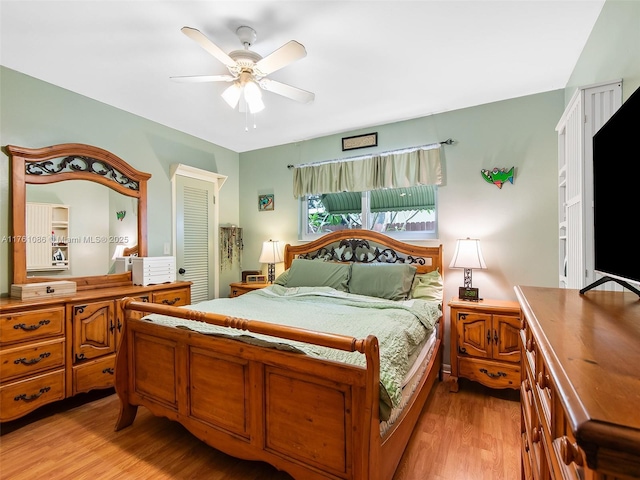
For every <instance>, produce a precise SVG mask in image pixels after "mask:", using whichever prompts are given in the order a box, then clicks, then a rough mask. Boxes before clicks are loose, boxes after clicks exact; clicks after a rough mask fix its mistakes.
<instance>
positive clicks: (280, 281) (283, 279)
mask: <svg viewBox="0 0 640 480" xmlns="http://www.w3.org/2000/svg"><path fill="white" fill-rule="evenodd" d="M288 278H289V269H287V270H285V271H284V272H282V273H281V274H280V275H278V276H277V277H276V279H275V280H274V281H273V283H275V284H276V285H282V286H283V287H286V286H287V279H288Z"/></svg>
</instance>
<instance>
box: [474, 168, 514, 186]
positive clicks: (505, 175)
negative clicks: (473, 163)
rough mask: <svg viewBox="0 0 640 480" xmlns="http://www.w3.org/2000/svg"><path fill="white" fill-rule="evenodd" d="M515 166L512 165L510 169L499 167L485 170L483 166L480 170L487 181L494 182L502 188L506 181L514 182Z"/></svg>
mask: <svg viewBox="0 0 640 480" xmlns="http://www.w3.org/2000/svg"><path fill="white" fill-rule="evenodd" d="M515 168H516V167H511V168H510V169H509V170H507V169H506V168H497V167H496V168H494V169H493V170H485V169H484V168H483V169H482V170H480V174H481V175H482V178H484V179H485V180H486V181H487V182H489V183H493V184H494V185H495V186H496V187H498V188H500V189H501V188H502V185H504V184H505V183H506V182H511V184H513V172H514V170H515Z"/></svg>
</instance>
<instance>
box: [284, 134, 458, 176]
mask: <svg viewBox="0 0 640 480" xmlns="http://www.w3.org/2000/svg"><path fill="white" fill-rule="evenodd" d="M452 144H453V139H451V138H447V139H446V140H444V141H443V142H436V143H428V144H426V145H418V146H416V147H407V148H399V149H397V150H388V151H386V152H378V153H370V154H367V155H357V156H355V157H344V158H335V159H333V160H321V161H319V162H311V163H300V164H298V165H293V164H289V165H287V168H288V169H292V168H296V167H298V168H299V167H308V166H310V165H322V164H324V163H332V162H344V161H348V160H357V159H360V158H369V157H373V156H374V155H389V154H391V153H397V152H404V151H405V150H418V149H420V148H424V147H433V146H434V145H452Z"/></svg>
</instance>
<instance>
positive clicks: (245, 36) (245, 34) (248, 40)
mask: <svg viewBox="0 0 640 480" xmlns="http://www.w3.org/2000/svg"><path fill="white" fill-rule="evenodd" d="M236 35H238V38H239V39H240V42H241V43H242V45H244V46H245V48H246V47H250V46H251V45H253V44H254V43H255V41H256V38H258V37H257V35H256V31H255V30H254V29H253V28H251V27H247V26H246V25H242V26H240V27H238V28H237V29H236Z"/></svg>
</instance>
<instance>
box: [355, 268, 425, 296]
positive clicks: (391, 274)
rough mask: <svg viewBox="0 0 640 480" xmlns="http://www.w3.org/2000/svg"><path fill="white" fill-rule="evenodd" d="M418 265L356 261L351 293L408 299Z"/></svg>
mask: <svg viewBox="0 0 640 480" xmlns="http://www.w3.org/2000/svg"><path fill="white" fill-rule="evenodd" d="M416 270H417V269H416V267H414V266H413V265H407V264H400V263H395V264H394V263H354V264H353V266H352V267H351V280H349V293H357V294H358V295H368V296H370V297H378V298H385V299H387V300H406V299H407V298H408V296H409V292H410V291H411V285H412V284H413V278H414V277H415V275H416Z"/></svg>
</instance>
